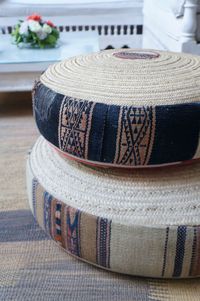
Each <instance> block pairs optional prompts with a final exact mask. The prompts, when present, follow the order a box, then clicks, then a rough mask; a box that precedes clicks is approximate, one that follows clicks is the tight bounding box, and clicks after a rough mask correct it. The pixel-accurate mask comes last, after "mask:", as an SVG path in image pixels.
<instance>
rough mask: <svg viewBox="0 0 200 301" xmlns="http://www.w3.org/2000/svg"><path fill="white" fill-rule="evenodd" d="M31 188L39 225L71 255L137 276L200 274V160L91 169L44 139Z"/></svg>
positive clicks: (30, 174)
mask: <svg viewBox="0 0 200 301" xmlns="http://www.w3.org/2000/svg"><path fill="white" fill-rule="evenodd" d="M27 187H28V195H29V202H30V207H31V210H32V212H33V214H34V216H35V218H36V220H37V221H38V223H39V225H40V226H41V227H42V228H43V229H44V230H45V231H46V232H47V233H48V234H50V236H51V237H52V238H53V239H54V240H55V241H56V242H57V243H58V244H59V245H60V246H61V247H62V248H64V249H65V250H66V251H67V252H69V253H70V254H72V255H74V256H76V257H78V258H81V259H82V260H85V261H87V262H90V263H92V264H94V265H98V266H100V267H102V268H105V269H108V270H111V271H116V272H120V273H126V274H131V275H140V276H149V277H165V278H171V277H178V278H179V277H180V278H181V277H182V278H186V277H197V276H199V275H200V226H199V225H200V205H199V200H200V163H196V164H189V165H180V166H177V167H172V166H171V167H169V168H167V169H166V168H158V169H146V170H144V169H132V170H131V171H130V170H125V169H111V168H110V169H103V168H97V167H89V166H86V165H84V164H82V163H78V162H76V161H71V160H67V159H65V158H64V157H61V156H60V155H59V154H58V152H55V151H54V149H53V148H52V147H50V145H49V144H48V143H47V142H46V141H45V140H44V138H42V137H40V138H39V139H38V141H37V142H36V144H35V146H34V147H33V149H32V152H31V154H30V156H29V158H28V162H27Z"/></svg>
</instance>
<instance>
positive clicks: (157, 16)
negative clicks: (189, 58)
mask: <svg viewBox="0 0 200 301" xmlns="http://www.w3.org/2000/svg"><path fill="white" fill-rule="evenodd" d="M143 14H144V20H143V25H144V28H143V47H144V48H157V49H162V50H171V51H178V52H189V53H194V54H200V44H199V42H200V1H199V0H144V7H143Z"/></svg>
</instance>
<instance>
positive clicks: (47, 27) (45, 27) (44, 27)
mask: <svg viewBox="0 0 200 301" xmlns="http://www.w3.org/2000/svg"><path fill="white" fill-rule="evenodd" d="M42 31H44V32H46V33H47V34H50V33H51V32H52V28H51V26H49V25H48V24H46V23H45V24H44V25H43V27H42Z"/></svg>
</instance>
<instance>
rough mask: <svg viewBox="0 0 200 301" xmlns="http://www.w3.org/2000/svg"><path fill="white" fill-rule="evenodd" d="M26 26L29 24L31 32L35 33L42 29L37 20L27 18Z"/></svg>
mask: <svg viewBox="0 0 200 301" xmlns="http://www.w3.org/2000/svg"><path fill="white" fill-rule="evenodd" d="M28 26H29V28H30V30H31V31H32V32H36V33H37V32H40V31H41V30H42V26H41V25H40V23H39V22H37V21H34V20H29V21H28Z"/></svg>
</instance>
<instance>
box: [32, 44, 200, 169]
mask: <svg viewBox="0 0 200 301" xmlns="http://www.w3.org/2000/svg"><path fill="white" fill-rule="evenodd" d="M199 87H200V58H199V57H197V56H192V55H188V54H178V53H169V52H158V51H157V52H153V51H149V52H144V51H139V50H137V51H136V50H124V51H123V52H122V50H118V51H117V50H112V51H103V52H101V53H95V54H91V55H86V56H78V57H75V58H72V59H69V60H66V61H63V62H60V63H57V64H55V65H53V66H50V67H49V68H48V69H47V71H46V72H45V73H44V74H42V76H41V78H40V80H39V81H38V82H37V83H36V84H35V86H34V89H33V109H34V115H35V119H36V123H37V126H38V128H39V130H40V133H41V134H42V135H43V136H44V137H45V138H46V139H47V140H48V141H49V142H50V143H51V144H53V145H54V146H55V147H56V148H58V149H59V150H61V151H62V152H63V153H65V154H66V155H69V156H71V157H73V158H75V159H77V160H82V161H84V162H87V163H93V164H96V165H98V164H99V165H106V166H119V167H141V166H142V167H144V166H159V165H164V164H165V165H166V164H173V163H180V162H183V161H187V160H191V159H198V158H199V157H200V139H199V136H200V98H199V95H200V88H199Z"/></svg>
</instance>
